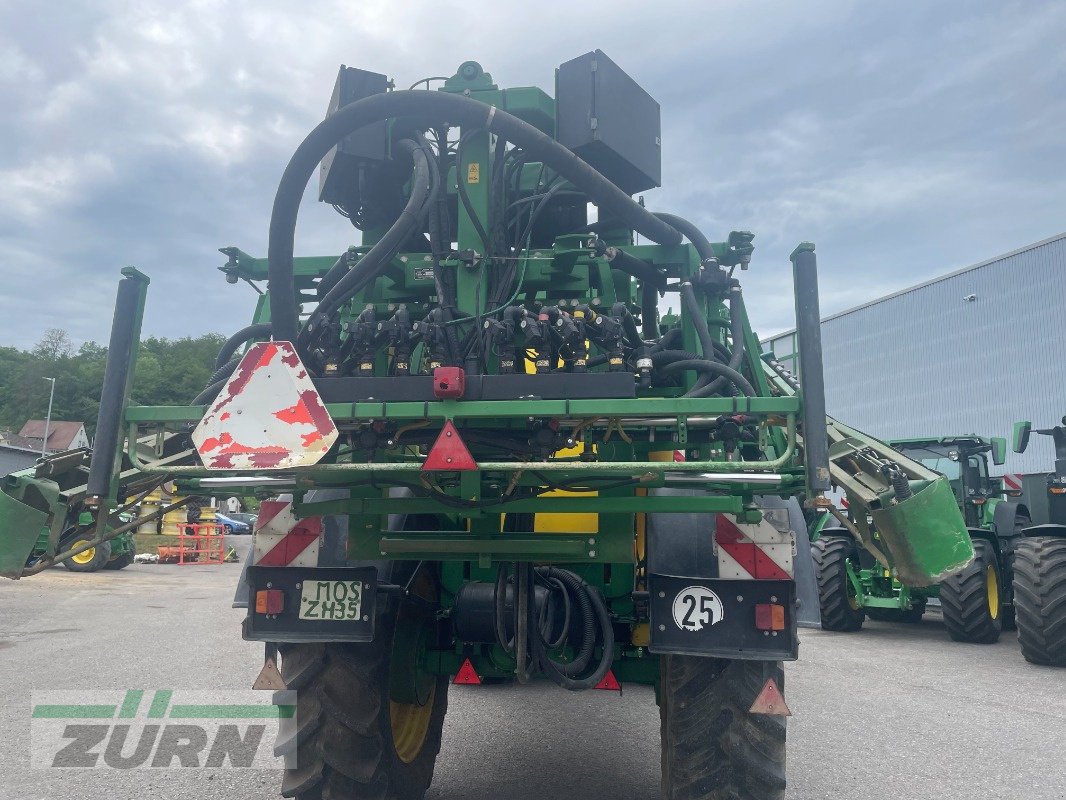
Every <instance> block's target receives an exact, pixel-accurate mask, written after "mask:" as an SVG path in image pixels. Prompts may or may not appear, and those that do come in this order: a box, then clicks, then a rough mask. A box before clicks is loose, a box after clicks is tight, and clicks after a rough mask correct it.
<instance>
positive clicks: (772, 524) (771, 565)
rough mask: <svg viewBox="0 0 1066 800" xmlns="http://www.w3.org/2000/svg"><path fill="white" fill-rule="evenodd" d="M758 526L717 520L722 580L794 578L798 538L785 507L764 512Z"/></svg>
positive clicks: (716, 527)
mask: <svg viewBox="0 0 1066 800" xmlns="http://www.w3.org/2000/svg"><path fill="white" fill-rule="evenodd" d="M761 511H762V513H763V518H762V520H761V521H759V522H756V523H742V522H737V521H736V520H734V519H733V518H732V517H729V516H727V515H725V514H718V515H717V516H716V517H715V531H714V541H715V550H716V551H717V553H718V577H719V578H729V579H739V580H756V579H758V580H789V579H791V578H792V575H793V561H792V557H793V555H794V550H795V535H794V534H793V533H792V530H791V528H790V527H789V524H788V511H787V509H783V508H764V509H761Z"/></svg>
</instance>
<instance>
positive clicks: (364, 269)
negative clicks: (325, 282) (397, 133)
mask: <svg viewBox="0 0 1066 800" xmlns="http://www.w3.org/2000/svg"><path fill="white" fill-rule="evenodd" d="M396 146H397V148H399V149H402V150H405V151H407V152H408V153H410V154H411V158H412V160H413V161H414V167H415V176H414V181H413V182H412V186H411V196H410V197H409V198H408V199H407V205H405V206H404V209H403V211H401V212H400V216H399V217H397V218H396V221H395V222H393V224H392V227H390V228H389V229H388V230H387V231H386V232H385V234H384V235H383V236H382V237H381V238H380V239H378V241H377V242H376V243H375V244H374V246H373V247H371V248H370V250H369V251H368V252H367V253H366V255H364V256H363V257H362V258H361V259H360V260H359V263H358V264H356V266H355V267H354V268H353V269H351V270H349V271H348V272H347V273H346V274H345V275H344V276H343V277H342V278H341V279H340V280H339V281H337V284H336V285H335V286H334V287H333V288H332V289H330V290H329V291H328V292H327V293H326V296H325V297H323V298H322V299H321V300H320V301H319V303H318V308H317V309H316V310H315V315H316V316H317V317H319V318H321V317H324V316H329V314H330V313H331V312H333V311H334V310H336V309H337V308H338V307H339V306H340V305H341V304H342V303H344V302H345V301H346V300H347V299H348V298H350V297H351V296H352V295H353V294H355V293H356V292H358V291H359V290H360V289H362V288H363V287H364V286H366V285H367V284H368V283H369V282H370V281H372V280H374V279H375V278H376V277H377V276H378V274H379V273H380V272H381V270H382V269H383V268H384V267H385V266H386V265H387V264H388V263H389V261H391V260H392V257H393V256H394V255H395V254H396V253H397V252H398V250H399V248H400V247H401V246H402V245H403V243H404V241H406V239H407V237H408V236H409V235H410V234H411V230H412V228H414V226H415V225H416V224H417V223H418V220H419V219H420V217H421V211H422V208H423V205H424V204H425V201H426V199H427V197H428V194H429V186H430V166H429V161H428V159H427V158H426V154H425V152H424V151H423V150H422V148H420V147H419V146H418V144H417V143H416V142H413V141H412V140H410V139H401V140H400V141H399V142H397V143H396ZM279 191H280V190H279ZM271 240H272V241H273V235H272V236H271ZM289 263H290V265H291V258H290V262H289ZM273 301H274V298H273V296H272V297H271V304H270V308H271V319H272V320H273V319H274V317H273V313H274V302H273ZM294 308H295V306H294ZM275 330H280V329H279V328H278V324H277V321H276V320H275ZM279 335H280V334H279Z"/></svg>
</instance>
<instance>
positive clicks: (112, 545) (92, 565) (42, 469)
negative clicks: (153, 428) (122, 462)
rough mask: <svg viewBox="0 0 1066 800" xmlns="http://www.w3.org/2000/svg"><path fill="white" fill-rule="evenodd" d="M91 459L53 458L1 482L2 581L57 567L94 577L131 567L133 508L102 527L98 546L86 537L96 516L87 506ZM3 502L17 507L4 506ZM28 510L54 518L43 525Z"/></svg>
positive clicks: (86, 455) (70, 454) (86, 453)
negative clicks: (47, 512) (41, 511)
mask: <svg viewBox="0 0 1066 800" xmlns="http://www.w3.org/2000/svg"><path fill="white" fill-rule="evenodd" d="M91 459H92V453H91V451H90V450H88V449H79V450H70V451H67V452H63V453H55V454H52V455H48V456H44V457H43V458H41V459H39V460H38V461H37V463H36V464H35V465H34V466H32V467H27V468H26V469H23V470H18V471H17V472H12V473H10V474H9V475H5V476H3V477H2V478H0V488H2V493H0V519H2V521H3V523H6V524H0V575H7V576H10V577H15V576H17V575H19V574H22V573H23V572H24V571H26V570H31V571H34V572H38V571H40V570H42V569H45V568H47V567H49V566H53V565H57V564H62V565H63V566H64V567H66V568H67V569H68V570H70V571H71V572H96V571H98V570H102V569H109V570H118V569H124V568H125V567H128V566H129V565H130V564H132V563H133V557H134V556H135V555H136V546H135V543H134V540H133V529H134V528H135V526H136V523H134V522H133V521H132V520H133V515H132V514H130V513H129V512H130V511H131V509H132V505H128V506H126V507H124V508H119V509H116V510H115V511H114V513H112V514H111V515H110V516H109V517H108V519H107V520H106V524H105V525H104V526H103V530H104V531H105V532H106V535H105V536H103V537H100V538H99V541H94V540H93V539H94V537H93V536H92V535H91V534H90V531H91V530H92V527H93V525H94V520H95V515H94V513H93V511H92V510H91V509H90V508H89V507H88V505H87V504H86V502H85V483H86V479H87V476H88V469H89V463H90V461H91ZM119 483H120V484H121V483H122V481H121V480H120V481H119ZM4 497H11V498H15V499H17V500H18V501H19V503H18V504H17V505H15V504H7V503H5V502H4V501H3V498H4ZM27 506H28V507H31V508H48V509H50V510H51V511H52V513H51V515H50V517H48V518H45V519H41V518H39V517H37V516H35V515H30V514H27V513H25V512H24V507H27ZM5 513H8V514H13V515H14V518H12V517H7V516H3V515H4V514H5Z"/></svg>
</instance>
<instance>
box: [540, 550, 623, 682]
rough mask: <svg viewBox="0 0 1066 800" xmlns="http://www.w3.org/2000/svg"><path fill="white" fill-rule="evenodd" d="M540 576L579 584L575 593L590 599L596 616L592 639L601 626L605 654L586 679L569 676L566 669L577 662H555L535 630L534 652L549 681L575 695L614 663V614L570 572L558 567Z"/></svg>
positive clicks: (543, 570) (544, 571) (600, 676)
mask: <svg viewBox="0 0 1066 800" xmlns="http://www.w3.org/2000/svg"><path fill="white" fill-rule="evenodd" d="M540 574H541V575H543V576H544V577H550V578H558V579H559V580H561V581H563V583H568V584H569V585H572V586H574V585H576V589H575V590H576V591H578V592H579V593H580V594H579V595H578V596H584V597H587V598H588V600H589V602H590V603H591V605H592V608H593V611H594V612H595V617H596V618H595V621H594V622H593V623H592V628H591V630H592V631H593V638H595V630H596V627H597V623H598V628H599V633H600V637H601V644H602V646H603V652H602V654H601V655H600V661H599V663H598V664H597V665H596V668H595V669H594V670H593V671H592V673H591V674H589V675H587V676H586V677H584V678H574V677H572V676H571V675H568V674H567V671H568V669H567V668H568V667H572V666H573V664H576V663H577V662H576V661H574V662H571V663H569V664H564V663H560V662H557V661H555V660H553V659H552V658H551V655H550V654H549V653H548V646H547V643H546V642H545V641H544V638H543V637H542V636H541V635H540V631H539V630H536V629H535V630H534V631H533V636H532V639H533V652H534V655H535V657H536V659H537V662H538V664H539V665H540V668H541V670H542V671H543V672H544V673H545V674H546V675H547V676H548V678H550V679H551V680H552V681H553V682H555V683H556V684H558V685H559V686H561V687H563V688H564V689H568V690H570V691H572V692H578V691H583V690H585V689H591V688H593V687H594V686H596V685H598V684H599V683H600V681H602V680H603V679H604V677H606V675H607V673H608V671H609V670H610V669H611V662H612V661H614V627H613V626H612V624H611V615H610V612H608V610H607V605H606V604H605V603H604V601H603V598H602V597H601V596H600V594H599V592H597V591H596V590H595V589H593V588H592V587H591V586H589V585H588V584H587V583H585V582H584V581H583V580H581V578H580V577H578V576H577V575H575V574H574V573H572V572H570V571H569V570H564V569H559V568H557V567H545V568H543V569H542V570H540ZM586 630H588V629H586Z"/></svg>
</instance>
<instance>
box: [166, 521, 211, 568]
mask: <svg viewBox="0 0 1066 800" xmlns="http://www.w3.org/2000/svg"><path fill="white" fill-rule="evenodd" d="M224 531H225V528H223V527H222V526H221V525H215V524H213V523H195V524H189V523H186V524H184V525H181V526H180V527H179V533H178V547H177V550H178V563H179V564H221V563H222V561H223V559H224V558H225V557H226V537H225V535H224ZM160 555H162V553H160Z"/></svg>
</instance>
